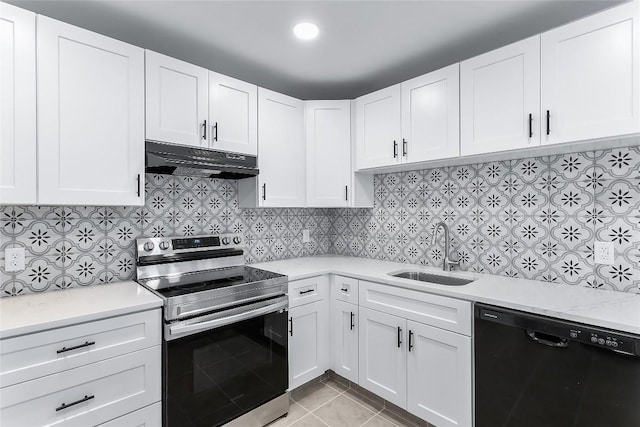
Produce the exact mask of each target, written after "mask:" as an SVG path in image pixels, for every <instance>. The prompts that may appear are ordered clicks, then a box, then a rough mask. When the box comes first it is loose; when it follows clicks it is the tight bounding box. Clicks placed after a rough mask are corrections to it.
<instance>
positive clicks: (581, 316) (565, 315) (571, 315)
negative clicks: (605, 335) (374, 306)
mask: <svg viewBox="0 0 640 427" xmlns="http://www.w3.org/2000/svg"><path fill="white" fill-rule="evenodd" d="M303 258H306V259H308V260H310V261H312V260H313V259H314V258H316V257H302V258H292V259H291V260H294V261H293V262H295V260H301V259H303ZM321 258H325V259H330V258H333V259H345V258H348V259H357V260H361V259H362V260H367V261H380V262H382V263H388V264H389V267H391V268H393V269H395V270H402V269H421V270H422V269H425V267H423V266H417V265H411V264H399V263H393V262H390V261H382V260H375V259H368V258H359V257H348V256H336V255H329V256H327V255H325V256H322V257H317V258H316V259H321ZM286 261H287V260H280V261H272V262H264V263H258V264H254V266H255V267H257V268H264V269H267V270H271V271H275V272H277V273H281V274H286V275H287V276H288V278H289V281H290V282H291V281H296V280H302V279H307V278H311V277H316V276H322V275H326V274H333V275H339V276H344V277H350V278H354V279H357V280H364V281H370V282H374V283H382V284H385V285H389V286H395V287H399V288H404V289H411V290H416V291H420V292H426V293H431V294H434V295H441V296H445V297H450V298H456V299H460V300H465V301H470V302H473V303H476V302H477V303H482V304H488V305H494V306H499V307H504V308H509V309H513V310H518V311H523V312H526V313H531V314H537V315H542V316H548V317H553V318H556V319H561V320H566V321H570V322H576V323H581V324H585V325H589V326H595V327H601V328H607V329H612V330H616V331H621V332H624V333H630V334H635V335H640V321H638V323H637V324H631V323H624V322H619V321H615V320H608V319H605V318H602V317H594V316H590V315H589V313H588V311H589V309H594V308H597V307H603V306H607V305H615V304H620V303H625V302H626V301H628V300H630V299H631V298H639V297H636V296H634V294H629V295H627V294H626V293H623V292H613V291H601V290H598V291H596V292H608V293H609V294H608V296H609V297H610V298H603V300H602V301H600V302H598V303H596V304H594V305H593V306H592V307H590V306H584V307H581V309H580V310H577V309H575V308H572V309H569V310H553V309H548V308H544V307H538V306H535V305H528V304H525V303H522V302H516V301H509V300H506V299H505V300H500V299H497V298H495V297H494V298H490V297H483V296H479V295H474V294H465V293H464V292H461V289H457V288H458V287H452V286H446V285H436V284H425V283H421V282H414V281H412V280H409V279H399V278H394V277H391V276H389V275H388V273H387V274H384V275H378V274H371V275H367V274H363V273H361V272H357V271H347V270H346V269H344V268H341V267H330V268H327V267H326V266H317V267H314V266H312V265H309V266H307V267H308V270H307V271H305V272H304V273H295V272H294V273H293V274H291V272H290V271H287V268H286V267H283V266H270V265H269V264H271V263H274V264H284V263H286ZM312 262H313V261H312ZM296 267H297V268H296V269H300V267H299V266H296ZM354 270H357V268H354ZM425 270H429V272H434V271H433V269H432V268H431V269H425ZM390 272H393V270H391V271H390ZM441 273H442V274H445V275H446V274H447V273H445V272H442V271H441ZM449 274H451V275H454V276H458V277H464V276H468V277H470V276H475V277H477V280H476V282H482V281H487V280H491V279H492V277H494V276H493V275H487V274H477V273H473V272H464V271H460V272H458V271H454V272H451V273H449ZM495 277H496V278H498V279H499V280H505V279H509V278H507V277H502V276H495ZM518 280H524V279H518ZM528 281H529V282H538V281H531V280H528ZM477 284H478V283H476V285H477ZM536 285H539V286H543V287H544V286H545V285H546V286H555V285H558V286H563V287H564V286H566V287H567V288H566V290H567V291H569V290H570V289H572V288H573V287H572V286H571V285H564V284H557V283H553V284H549V283H547V282H539V284H536ZM480 286H482V285H480ZM542 289H544V288H541V290H542ZM575 289H576V292H579V290H580V289H588V288H582V287H580V288H575ZM639 307H640V306H639ZM638 319H639V320H640V312H639V313H638Z"/></svg>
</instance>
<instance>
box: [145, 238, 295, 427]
mask: <svg viewBox="0 0 640 427" xmlns="http://www.w3.org/2000/svg"><path fill="white" fill-rule="evenodd" d="M242 243H243V242H242V236H241V235H236V234H227V235H220V236H196V237H172V238H143V239H138V240H137V241H136V249H137V254H136V265H137V268H136V270H137V280H138V282H139V283H140V284H141V285H143V286H145V287H146V288H148V289H150V290H152V291H153V292H154V293H155V294H156V295H158V296H159V297H160V298H162V299H163V300H164V309H163V310H164V313H163V315H164V334H163V335H164V340H163V425H164V426H165V427H178V426H179V427H196V426H197V427H200V426H202V427H205V426H206V427H212V426H221V425H229V426H243V427H245V426H247V427H248V426H264V425H265V424H267V423H269V422H270V421H273V420H274V419H276V418H278V417H280V416H282V415H284V414H286V413H287V412H288V410H289V398H288V395H287V387H288V341H287V330H288V329H287V326H288V325H287V317H288V315H287V313H286V311H287V308H288V299H287V295H286V292H287V286H288V283H287V276H283V275H281V274H277V273H273V272H270V271H265V270H260V269H257V268H253V267H249V266H246V265H245V258H244V249H243V245H242Z"/></svg>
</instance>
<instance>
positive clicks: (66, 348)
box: [56, 341, 96, 354]
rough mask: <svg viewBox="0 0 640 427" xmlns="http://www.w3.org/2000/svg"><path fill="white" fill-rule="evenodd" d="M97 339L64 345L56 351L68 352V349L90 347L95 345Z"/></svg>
mask: <svg viewBox="0 0 640 427" xmlns="http://www.w3.org/2000/svg"><path fill="white" fill-rule="evenodd" d="M95 343H96V342H95V341H86V342H85V343H84V344H79V345H74V346H73V347H62V348H61V349H60V350H57V351H56V353H58V354H60V353H66V352H67V351H71V350H77V349H79V348H82V347H89V346H91V345H95Z"/></svg>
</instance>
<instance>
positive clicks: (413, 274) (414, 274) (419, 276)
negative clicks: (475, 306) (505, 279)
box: [391, 270, 473, 286]
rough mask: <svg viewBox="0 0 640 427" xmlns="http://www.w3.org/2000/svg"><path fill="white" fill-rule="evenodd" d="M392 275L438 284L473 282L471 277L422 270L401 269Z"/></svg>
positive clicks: (452, 284) (459, 284) (458, 284)
mask: <svg viewBox="0 0 640 427" xmlns="http://www.w3.org/2000/svg"><path fill="white" fill-rule="evenodd" d="M391 276H393V277H400V278H401V279H409V280H417V281H419V282H429V283H436V284H438V285H447V286H462V285H466V284H468V283H471V282H473V280H472V279H461V278H459V277H449V276H441V275H439V274H430V273H425V272H424V271H415V270H414V271H401V272H399V273H394V274H391Z"/></svg>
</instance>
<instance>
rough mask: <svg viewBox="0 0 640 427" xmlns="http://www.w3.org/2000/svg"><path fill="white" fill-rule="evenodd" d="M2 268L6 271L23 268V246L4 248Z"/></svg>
mask: <svg viewBox="0 0 640 427" xmlns="http://www.w3.org/2000/svg"><path fill="white" fill-rule="evenodd" d="M4 270H5V271H6V272H7V273H10V272H12V271H22V270H24V248H7V249H5V250H4Z"/></svg>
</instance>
